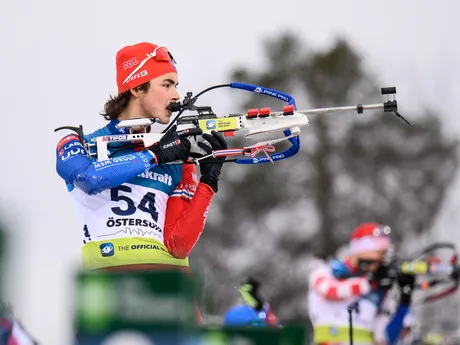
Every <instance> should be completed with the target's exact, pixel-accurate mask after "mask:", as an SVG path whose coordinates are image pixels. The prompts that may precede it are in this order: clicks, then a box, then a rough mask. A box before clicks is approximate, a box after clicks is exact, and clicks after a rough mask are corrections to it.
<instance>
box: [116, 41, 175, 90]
mask: <svg viewBox="0 0 460 345" xmlns="http://www.w3.org/2000/svg"><path fill="white" fill-rule="evenodd" d="M174 64H175V61H174V58H173V57H172V55H171V54H170V53H169V51H168V49H167V48H166V47H162V46H157V45H155V44H152V43H148V42H141V43H137V44H135V45H131V46H126V47H123V48H121V49H120V50H119V51H118V53H117V56H116V68H117V86H118V94H120V93H122V92H125V91H127V90H129V89H133V88H135V87H137V86H139V85H141V84H143V83H146V82H148V81H150V80H152V79H154V78H156V77H158V76H160V75H163V74H166V73H170V72H176V68H175V67H174Z"/></svg>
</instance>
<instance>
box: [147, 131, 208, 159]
mask: <svg viewBox="0 0 460 345" xmlns="http://www.w3.org/2000/svg"><path fill="white" fill-rule="evenodd" d="M176 129H177V126H176V125H174V126H172V127H171V129H170V130H169V131H168V132H167V133H166V134H165V135H164V136H163V137H162V138H161V139H160V141H158V142H156V143H155V144H154V145H152V146H150V147H149V149H150V151H152V152H153V154H154V156H155V158H154V159H153V160H152V161H151V162H150V164H152V163H156V165H160V164H165V163H168V162H174V161H177V160H181V161H183V162H186V161H187V160H188V157H189V153H190V147H191V144H190V141H189V140H188V139H187V137H188V136H192V135H200V134H202V133H203V131H202V130H201V129H199V128H191V129H186V130H183V131H179V132H176Z"/></svg>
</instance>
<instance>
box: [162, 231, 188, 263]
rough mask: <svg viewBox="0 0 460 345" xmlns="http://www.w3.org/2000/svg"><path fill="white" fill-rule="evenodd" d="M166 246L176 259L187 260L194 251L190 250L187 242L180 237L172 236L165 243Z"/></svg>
mask: <svg viewBox="0 0 460 345" xmlns="http://www.w3.org/2000/svg"><path fill="white" fill-rule="evenodd" d="M165 246H166V248H167V249H168V251H169V254H171V255H172V256H173V257H174V258H175V259H186V258H188V256H189V255H190V252H191V251H192V248H189V247H188V246H187V242H186V241H185V240H184V239H183V238H182V237H180V236H171V237H170V238H169V239H167V240H166V241H165Z"/></svg>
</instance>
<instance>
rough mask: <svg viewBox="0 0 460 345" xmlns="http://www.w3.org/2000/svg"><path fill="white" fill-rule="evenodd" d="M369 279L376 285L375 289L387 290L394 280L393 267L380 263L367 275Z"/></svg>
mask: <svg viewBox="0 0 460 345" xmlns="http://www.w3.org/2000/svg"><path fill="white" fill-rule="evenodd" d="M369 280H370V282H371V283H374V284H375V285H376V286H377V289H379V290H383V291H387V290H389V289H391V287H392V286H393V283H394V282H395V280H396V274H395V272H394V268H393V267H391V266H386V265H382V266H380V267H379V268H377V269H376V270H375V271H374V272H371V273H370V275H369Z"/></svg>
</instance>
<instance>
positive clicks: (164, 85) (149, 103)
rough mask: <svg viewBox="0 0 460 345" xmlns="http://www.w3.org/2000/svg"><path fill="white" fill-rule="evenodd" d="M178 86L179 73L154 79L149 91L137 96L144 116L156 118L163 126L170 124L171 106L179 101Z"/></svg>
mask: <svg viewBox="0 0 460 345" xmlns="http://www.w3.org/2000/svg"><path fill="white" fill-rule="evenodd" d="M177 85H178V78H177V73H174V72H171V73H167V74H164V75H161V76H159V77H157V78H155V79H152V80H151V81H150V87H149V89H148V90H147V91H144V92H139V93H138V94H137V96H138V99H139V108H140V112H141V113H142V115H143V116H144V117H150V118H156V119H158V120H159V123H161V124H168V123H169V119H170V117H171V110H170V109H169V105H170V103H171V102H177V101H178V100H179V93H178V92H177Z"/></svg>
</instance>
